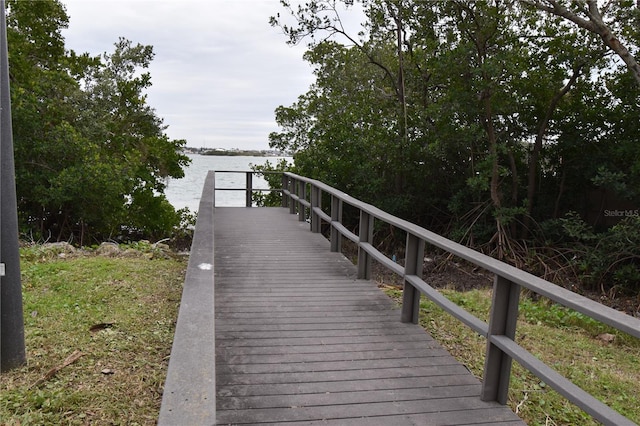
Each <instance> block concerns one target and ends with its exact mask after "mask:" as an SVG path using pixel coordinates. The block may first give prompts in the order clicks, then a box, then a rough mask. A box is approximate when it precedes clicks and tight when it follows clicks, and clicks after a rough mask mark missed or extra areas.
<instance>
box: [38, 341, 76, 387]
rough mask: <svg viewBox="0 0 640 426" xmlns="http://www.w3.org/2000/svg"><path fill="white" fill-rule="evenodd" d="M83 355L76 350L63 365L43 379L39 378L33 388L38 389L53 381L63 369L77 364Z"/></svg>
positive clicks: (50, 371) (52, 370)
mask: <svg viewBox="0 0 640 426" xmlns="http://www.w3.org/2000/svg"><path fill="white" fill-rule="evenodd" d="M82 355H83V353H82V352H80V351H78V350H75V351H73V353H72V354H71V355H69V356H68V357H67V358H66V359H65V360H64V361H63V363H62V364H60V365H59V366H57V367H53V368H52V369H51V370H49V371H47V373H46V374H45V375H44V376H42V377H41V378H39V379H38V380H37V381H36V382H35V383H34V384H33V385H31V387H32V388H35V387H38V386H40V385H41V384H43V383H44V382H46V381H47V380H49V379H51V378H52V377H53V376H55V375H56V374H57V373H58V371H60V370H62V369H63V368H65V367H67V366H69V365H71V364H73V363H74V362H76V361H77V360H78V358H80V357H81V356H82Z"/></svg>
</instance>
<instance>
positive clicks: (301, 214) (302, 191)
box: [298, 180, 307, 222]
mask: <svg viewBox="0 0 640 426" xmlns="http://www.w3.org/2000/svg"><path fill="white" fill-rule="evenodd" d="M306 199H307V184H306V182H303V181H301V180H300V181H298V221H300V222H304V220H305V219H306V216H307V214H306V211H305V207H304V204H302V201H303V200H306Z"/></svg>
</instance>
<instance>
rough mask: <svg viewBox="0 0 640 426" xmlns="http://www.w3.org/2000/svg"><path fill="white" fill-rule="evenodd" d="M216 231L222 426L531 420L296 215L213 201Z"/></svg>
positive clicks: (218, 380)
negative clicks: (487, 393) (405, 317)
mask: <svg viewBox="0 0 640 426" xmlns="http://www.w3.org/2000/svg"><path fill="white" fill-rule="evenodd" d="M214 235H215V238H214V242H215V243H214V244H215V264H214V270H215V351H216V377H215V381H216V390H217V398H216V423H217V424H218V425H225V424H234V425H235V424H277V423H286V424H288V425H295V424H335V425H367V426H371V425H463V424H465V425H466V424H499V425H516V424H520V425H521V424H524V423H523V422H522V421H521V420H520V419H519V418H518V416H516V415H515V414H514V413H513V412H512V411H511V410H510V409H509V408H508V407H505V406H501V405H499V404H497V403H491V402H482V401H481V400H480V398H479V395H480V383H479V381H478V379H476V378H475V377H474V376H473V375H472V374H471V373H470V372H469V371H468V370H467V369H466V368H465V366H464V365H462V364H460V363H459V362H457V361H456V360H455V359H454V358H453V357H451V356H450V355H449V354H448V353H447V352H446V351H445V350H444V349H443V348H442V347H441V346H440V345H439V344H438V343H437V342H435V341H434V340H433V339H432V338H431V337H430V336H429V335H428V334H426V333H425V331H424V330H423V329H422V328H421V327H419V326H417V325H414V324H403V323H401V322H400V312H399V309H398V308H397V307H395V306H394V305H395V304H394V303H393V302H392V301H391V300H390V299H389V298H388V297H387V296H386V295H384V294H383V293H382V292H381V291H380V290H379V289H378V288H377V287H376V285H375V283H372V282H370V281H365V280H357V279H355V276H356V269H355V267H354V266H353V265H352V264H351V263H350V262H349V261H348V260H347V259H346V258H345V257H343V256H342V255H341V254H338V253H331V252H330V251H329V243H328V241H327V240H326V239H324V238H323V237H322V236H321V235H319V234H313V233H311V232H309V224H308V223H305V222H298V221H297V216H295V215H290V214H288V210H286V209H282V208H270V209H266V208H216V209H215V212H214ZM452 320H453V319H452ZM202 356H207V354H206V352H203V353H202Z"/></svg>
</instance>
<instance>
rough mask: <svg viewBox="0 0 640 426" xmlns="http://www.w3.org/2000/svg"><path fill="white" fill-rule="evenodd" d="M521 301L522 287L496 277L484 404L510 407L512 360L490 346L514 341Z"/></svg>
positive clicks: (485, 366) (483, 395)
mask: <svg viewBox="0 0 640 426" xmlns="http://www.w3.org/2000/svg"><path fill="white" fill-rule="evenodd" d="M519 300H520V286H519V285H518V284H515V283H512V282H511V281H509V280H507V279H506V278H503V277H500V276H498V275H496V278H495V281H494V284H493V300H492V302H491V318H490V319H489V334H488V336H487V352H486V357H485V362H484V376H483V377H484V379H483V381H482V393H481V395H480V398H481V399H482V400H483V401H498V402H499V403H500V404H503V405H504V404H506V403H507V396H508V393H509V379H510V378H511V364H512V360H511V357H510V356H509V355H507V354H505V353H504V352H502V350H501V349H500V348H498V347H497V346H496V345H494V344H493V343H491V336H494V335H500V336H506V337H508V338H510V339H512V340H513V339H514V338H515V336H516V322H517V320H518V302H519Z"/></svg>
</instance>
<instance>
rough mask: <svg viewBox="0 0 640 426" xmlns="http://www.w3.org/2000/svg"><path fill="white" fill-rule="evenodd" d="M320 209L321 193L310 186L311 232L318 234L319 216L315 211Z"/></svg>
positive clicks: (313, 186)
mask: <svg viewBox="0 0 640 426" xmlns="http://www.w3.org/2000/svg"><path fill="white" fill-rule="evenodd" d="M316 208H319V209H321V208H322V191H321V190H320V188H318V187H317V186H315V185H311V232H313V233H316V234H317V233H319V232H320V221H321V219H320V215H319V214H318V213H316V211H315V209H316Z"/></svg>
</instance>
